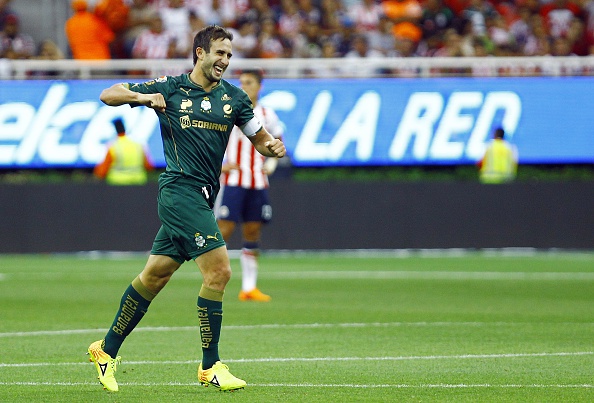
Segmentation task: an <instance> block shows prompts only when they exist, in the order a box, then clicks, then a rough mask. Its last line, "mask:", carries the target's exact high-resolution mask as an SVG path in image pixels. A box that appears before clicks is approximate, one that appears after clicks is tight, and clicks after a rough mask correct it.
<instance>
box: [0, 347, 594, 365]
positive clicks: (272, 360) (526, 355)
mask: <svg viewBox="0 0 594 403" xmlns="http://www.w3.org/2000/svg"><path fill="white" fill-rule="evenodd" d="M590 355H594V351H577V352H556V353H555V352H553V353H508V354H461V355H420V356H396V357H309V358H308V357H284V358H283V357H279V358H236V359H226V360H225V362H229V363H284V362H291V363H292V362H346V361H351V362H352V361H376V362H377V361H421V360H429V361H432V360H469V359H500V358H531V357H545V358H546V357H578V356H590ZM199 362H200V360H183V361H175V360H170V361H125V363H126V364H129V365H189V364H198V363H199ZM73 365H89V363H88V362H31V363H12V364H11V363H0V368H23V367H57V366H73Z"/></svg>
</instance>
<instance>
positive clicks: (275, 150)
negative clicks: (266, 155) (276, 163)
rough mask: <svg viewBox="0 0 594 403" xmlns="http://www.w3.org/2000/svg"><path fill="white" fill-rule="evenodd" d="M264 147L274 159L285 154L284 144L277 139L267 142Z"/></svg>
mask: <svg viewBox="0 0 594 403" xmlns="http://www.w3.org/2000/svg"><path fill="white" fill-rule="evenodd" d="M264 145H265V146H266V148H268V151H270V152H271V153H272V155H273V156H274V157H276V158H282V157H284V156H285V154H286V153H287V150H286V149H285V145H284V143H283V142H282V141H280V140H279V139H274V140H270V141H267V142H266V143H264Z"/></svg>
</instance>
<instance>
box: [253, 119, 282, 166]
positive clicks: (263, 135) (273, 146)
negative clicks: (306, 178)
mask: <svg viewBox="0 0 594 403" xmlns="http://www.w3.org/2000/svg"><path fill="white" fill-rule="evenodd" d="M249 139H250V140H251V142H252V144H253V145H254V147H255V148H256V150H257V151H258V152H259V153H260V154H262V155H264V156H266V157H276V158H282V157H284V156H285V154H286V153H287V151H286V150H285V145H284V143H283V142H282V141H281V140H280V139H277V138H274V136H272V134H270V133H268V132H267V131H266V129H265V128H264V127H262V128H261V129H260V130H259V131H257V132H256V134H255V135H253V136H251V137H249Z"/></svg>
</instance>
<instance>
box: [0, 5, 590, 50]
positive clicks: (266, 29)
mask: <svg viewBox="0 0 594 403" xmlns="http://www.w3.org/2000/svg"><path fill="white" fill-rule="evenodd" d="M10 2H11V1H10V0H0V58H10V59H27V58H42V59H62V58H73V59H127V58H140V59H142V58H154V59H166V58H191V52H192V50H191V48H192V40H193V36H194V34H195V33H196V32H197V31H198V30H199V29H201V28H202V27H204V26H206V25H210V24H218V25H222V26H225V27H228V28H230V29H231V30H232V32H233V34H234V41H233V54H234V57H237V58H340V57H345V58H364V57H413V56H422V57H433V56H454V57H457V56H487V55H493V56H534V55H553V56H569V55H578V56H585V55H590V54H594V0H383V1H380V0H268V1H266V0H94V1H93V0H88V1H87V0H73V1H71V16H70V17H69V19H68V20H67V21H66V23H65V26H64V29H65V33H66V37H67V39H68V45H69V47H68V50H67V52H66V54H63V52H62V51H61V50H60V49H59V48H58V46H56V44H55V41H53V40H52V39H47V40H44V41H42V42H41V43H38V44H36V43H35V42H34V40H33V39H32V37H31V36H30V35H29V34H28V33H27V32H26V29H23V27H22V26H21V24H20V21H19V16H18V15H17V14H16V13H14V12H13V11H12V10H11V7H10Z"/></svg>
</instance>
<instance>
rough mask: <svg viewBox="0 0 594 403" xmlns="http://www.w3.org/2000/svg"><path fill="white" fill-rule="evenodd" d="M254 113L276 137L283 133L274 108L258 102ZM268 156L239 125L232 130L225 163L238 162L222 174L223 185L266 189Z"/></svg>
mask: <svg viewBox="0 0 594 403" xmlns="http://www.w3.org/2000/svg"><path fill="white" fill-rule="evenodd" d="M254 115H255V116H256V117H257V118H258V119H259V120H260V122H261V123H262V125H263V126H264V127H265V128H266V130H267V131H268V132H269V133H270V134H271V135H273V136H274V137H276V138H281V137H282V135H283V125H282V123H281V122H280V120H279V119H278V116H277V115H276V113H275V112H274V110H273V109H271V108H267V107H264V106H262V105H260V104H257V105H256V107H255V108H254ZM265 160H266V157H264V156H263V155H262V154H260V153H259V152H258V151H256V149H255V148H254V146H253V144H252V142H251V141H250V140H249V139H248V138H247V136H246V135H245V134H243V132H242V131H241V129H240V128H239V127H237V126H235V127H234V128H233V130H232V131H231V136H230V137H229V144H228V145H227V150H226V152H225V163H228V164H237V165H238V166H239V169H233V170H231V171H230V172H229V173H227V174H222V175H221V185H224V186H240V187H243V188H246V189H264V188H267V187H268V176H267V175H266V174H265V173H264V171H263V166H264V161H265Z"/></svg>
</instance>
